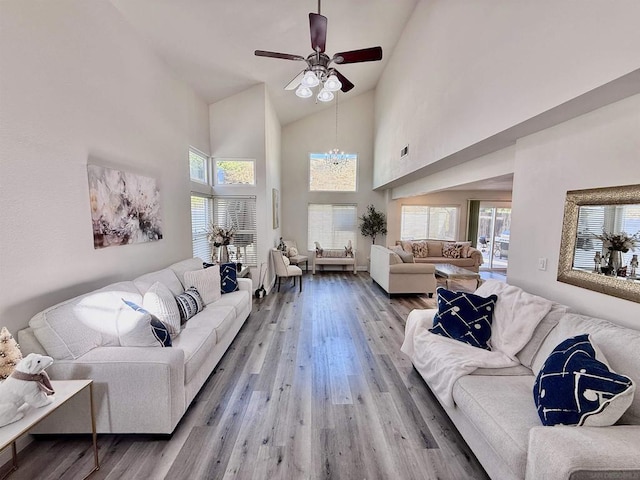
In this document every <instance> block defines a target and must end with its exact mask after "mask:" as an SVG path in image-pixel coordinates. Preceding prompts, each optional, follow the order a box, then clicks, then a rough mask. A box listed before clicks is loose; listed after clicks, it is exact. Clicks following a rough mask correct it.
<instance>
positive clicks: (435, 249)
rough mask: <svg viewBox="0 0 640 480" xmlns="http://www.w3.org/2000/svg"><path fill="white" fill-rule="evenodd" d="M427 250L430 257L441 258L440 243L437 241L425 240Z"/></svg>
mask: <svg viewBox="0 0 640 480" xmlns="http://www.w3.org/2000/svg"><path fill="white" fill-rule="evenodd" d="M427 248H428V249H429V256H430V257H442V242H441V241H439V240H427Z"/></svg>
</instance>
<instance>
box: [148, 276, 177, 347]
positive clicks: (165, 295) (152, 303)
mask: <svg viewBox="0 0 640 480" xmlns="http://www.w3.org/2000/svg"><path fill="white" fill-rule="evenodd" d="M142 306H143V307H144V309H145V310H147V311H148V312H149V313H151V314H152V315H155V316H156V317H158V320H160V321H161V322H162V323H164V324H165V325H166V326H167V329H168V330H169V333H170V334H171V336H172V337H175V336H176V335H178V334H179V333H180V311H179V310H178V304H177V303H176V299H175V297H174V296H173V293H171V290H169V287H167V286H165V285H164V284H162V283H160V282H156V283H154V284H153V285H151V287H149V290H147V293H145V294H144V298H143V299H142Z"/></svg>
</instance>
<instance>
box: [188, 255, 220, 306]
mask: <svg viewBox="0 0 640 480" xmlns="http://www.w3.org/2000/svg"><path fill="white" fill-rule="evenodd" d="M184 284H185V285H184V286H185V287H186V288H189V287H196V289H197V290H198V292H199V293H200V296H201V297H202V301H203V302H204V303H205V305H209V304H210V303H213V302H215V301H217V300H220V298H221V297H222V292H221V290H220V288H221V287H220V266H219V265H214V266H213V267H209V268H205V269H203V270H194V271H191V272H185V273H184Z"/></svg>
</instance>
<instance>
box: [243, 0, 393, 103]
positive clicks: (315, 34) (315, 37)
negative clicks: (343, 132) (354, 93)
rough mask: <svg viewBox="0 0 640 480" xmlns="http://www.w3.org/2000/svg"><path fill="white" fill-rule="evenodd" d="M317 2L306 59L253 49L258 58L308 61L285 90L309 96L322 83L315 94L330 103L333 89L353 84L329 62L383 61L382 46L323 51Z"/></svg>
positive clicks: (311, 17)
mask: <svg viewBox="0 0 640 480" xmlns="http://www.w3.org/2000/svg"><path fill="white" fill-rule="evenodd" d="M320 2H321V0H318V13H309V28H310V31H311V48H312V49H313V53H311V54H310V55H308V56H307V57H306V58H305V57H303V56H301V55H291V54H289V53H278V52H268V51H265V50H256V51H255V54H256V55H257V56H258V57H271V58H281V59H284V60H298V61H303V62H306V63H307V67H306V68H305V69H304V70H303V71H302V72H300V73H299V74H298V75H297V76H296V77H295V78H294V79H293V80H291V82H289V84H288V85H287V86H286V87H285V90H293V89H296V95H298V96H299V97H302V98H308V97H310V96H311V95H312V94H313V92H312V91H311V88H313V87H315V86H318V85H322V88H321V90H320V92H319V93H318V97H317V98H318V100H320V101H323V102H329V101H331V100H332V99H333V97H334V95H333V92H335V91H338V90H342V91H343V92H344V93H346V92H348V91H349V90H351V89H352V88H353V87H354V85H353V83H351V82H350V81H349V80H348V79H347V78H346V77H345V76H344V75H342V74H341V73H340V72H339V71H338V70H336V69H335V68H333V67H331V66H330V65H331V64H332V63H335V64H339V65H345V64H347V63H360V62H375V61H378V60H382V47H371V48H363V49H361V50H350V51H348V52H339V53H336V54H335V55H334V56H333V57H329V55H327V54H326V53H325V46H326V42H327V17H325V16H323V15H321V14H320Z"/></svg>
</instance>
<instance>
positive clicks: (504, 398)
mask: <svg viewBox="0 0 640 480" xmlns="http://www.w3.org/2000/svg"><path fill="white" fill-rule="evenodd" d="M514 288H516V289H515V290H514ZM481 289H483V290H478V294H480V295H482V296H484V297H487V296H488V294H489V293H495V294H497V296H498V303H497V304H498V306H499V305H500V303H501V302H505V301H508V300H505V298H506V296H505V295H506V294H507V289H510V292H515V293H516V294H518V295H524V294H523V293H522V290H520V289H517V287H513V286H508V285H507V284H499V282H496V281H495V280H489V281H487V282H486V283H485V284H484V285H483V286H482V287H481ZM511 298H519V297H514V296H513V295H512V296H511ZM520 298H521V297H520ZM518 302H520V303H518ZM525 302H526V303H525ZM534 304H536V302H533V301H531V297H525V298H521V300H519V301H513V300H512V301H511V302H510V303H509V306H508V307H505V310H506V311H507V312H511V313H509V314H508V315H511V318H512V321H513V322H514V324H515V323H516V322H518V320H519V319H520V318H522V317H523V313H522V312H523V310H526V309H527V305H529V306H531V305H534ZM529 308H530V307H529ZM544 311H546V310H543V311H542V313H540V316H541V317H542V319H541V321H539V323H538V324H537V327H536V328H535V330H533V333H532V335H531V337H530V339H529V340H528V341H526V342H525V343H524V346H523V347H522V348H521V349H520V350H519V351H518V352H517V353H516V360H517V363H518V364H517V365H514V366H510V367H506V368H477V369H476V370H474V369H473V368H470V369H469V370H470V374H466V375H462V376H460V377H459V378H457V379H454V380H453V382H454V383H453V390H452V400H453V404H450V402H449V401H447V399H446V398H442V397H440V396H439V395H438V394H437V393H436V392H437V391H438V390H439V386H441V385H444V384H447V383H448V380H447V379H443V378H442V375H438V376H434V375H432V374H430V372H429V365H434V364H438V362H439V359H442V363H446V364H447V365H460V364H462V363H463V360H461V359H460V358H459V356H457V355H459V354H460V350H459V348H458V349H455V345H456V343H457V342H456V341H455V340H449V339H446V340H447V341H449V342H451V343H450V345H451V346H452V348H451V349H446V348H444V347H443V348H439V349H438V348H434V347H433V344H428V345H429V347H430V348H428V352H426V351H425V348H424V346H425V345H427V344H425V343H424V342H423V341H424V339H426V338H428V335H431V334H430V333H427V330H428V329H429V328H431V327H432V325H433V317H434V314H435V313H436V312H437V310H413V311H412V312H411V313H410V314H409V316H408V318H407V324H406V328H405V341H404V344H403V346H402V351H403V352H404V353H405V354H407V355H408V356H409V358H411V360H412V362H413V364H414V366H416V369H417V371H418V372H419V373H420V375H421V376H422V377H423V378H425V379H431V381H429V380H425V381H426V382H427V384H428V385H429V387H430V388H431V389H432V391H434V393H436V398H438V400H439V401H440V403H441V404H442V407H443V408H444V410H445V411H446V412H447V414H448V415H449V417H450V418H451V420H452V421H453V423H454V424H455V425H456V427H457V429H458V431H459V432H460V433H461V434H462V436H463V437H464V439H465V441H466V442H467V444H468V445H469V447H470V448H471V450H472V451H473V453H474V454H475V456H476V457H477V458H478V460H479V461H480V463H481V464H482V466H483V467H484V468H485V470H486V471H487V473H488V474H489V477H491V478H492V479H495V480H525V479H526V480H569V479H572V480H579V479H580V480H600V479H605V478H606V479H640V395H638V392H637V391H636V392H635V396H634V397H633V401H632V403H631V406H630V407H629V408H628V409H627V410H626V412H625V413H624V414H623V415H622V417H621V418H620V419H619V420H618V421H617V422H615V424H614V425H611V426H565V425H555V426H543V425H542V423H541V421H540V418H539V417H538V414H537V411H536V405H535V403H534V398H533V386H534V382H535V379H536V375H538V373H539V372H540V370H541V369H542V366H543V364H544V363H545V360H546V359H547V357H548V356H549V354H550V353H551V351H552V350H553V349H554V348H555V347H556V346H557V345H558V344H559V343H560V342H562V341H563V340H565V339H567V338H569V337H573V336H576V335H581V334H585V333H588V334H590V335H591V337H592V340H593V342H594V343H595V344H596V345H597V346H598V348H599V349H600V350H601V351H602V353H603V354H604V357H605V358H606V361H607V362H608V364H609V365H610V366H611V368H612V369H613V370H614V371H616V372H618V373H620V374H622V375H626V376H628V377H630V378H631V379H632V380H633V381H634V382H635V384H636V385H638V384H640V355H638V351H639V350H640V332H639V331H637V330H631V329H629V328H624V327H621V326H619V325H615V324H612V323H610V322H608V321H605V320H602V319H598V318H593V317H588V316H585V315H578V314H575V313H572V312H571V311H570V309H569V308H568V307H567V306H563V305H560V304H555V303H554V304H552V306H551V309H550V310H549V311H548V312H547V313H546V314H545V313H544ZM496 313H497V309H496ZM542 315H544V316H542ZM531 316H532V315H531V313H529V315H527V318H528V319H529V318H531ZM494 327H495V318H494ZM494 333H495V332H494ZM525 340H526V339H525ZM491 341H492V342H493V335H492V340H491ZM469 348H471V349H473V348H474V347H469ZM426 353H428V354H429V356H428V359H427V360H428V361H427V362H426V363H425V361H424V360H425V357H424V356H423V355H424V354H426ZM433 357H435V358H433ZM427 363H428V364H429V365H427ZM468 363H469V362H468V361H466V362H465V365H467V364H468ZM473 366H475V365H472V367H473ZM605 405H606V404H605ZM609 408H613V407H609ZM603 410H606V409H604V408H603Z"/></svg>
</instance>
